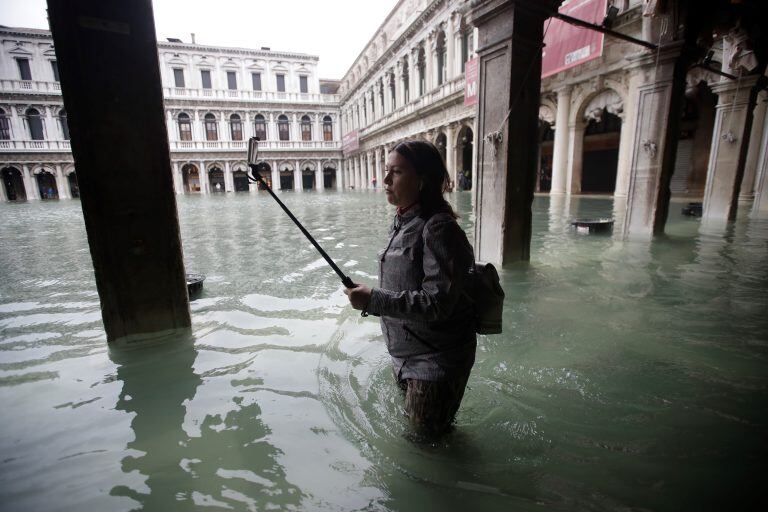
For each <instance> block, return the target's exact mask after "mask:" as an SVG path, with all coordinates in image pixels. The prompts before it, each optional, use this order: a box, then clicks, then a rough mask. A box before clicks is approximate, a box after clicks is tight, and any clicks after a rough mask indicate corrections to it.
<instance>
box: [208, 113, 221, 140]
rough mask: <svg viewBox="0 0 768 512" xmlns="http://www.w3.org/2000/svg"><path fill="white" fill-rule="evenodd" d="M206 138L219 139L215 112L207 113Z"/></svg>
mask: <svg viewBox="0 0 768 512" xmlns="http://www.w3.org/2000/svg"><path fill="white" fill-rule="evenodd" d="M205 140H219V130H218V128H217V127H216V116H214V115H213V114H205Z"/></svg>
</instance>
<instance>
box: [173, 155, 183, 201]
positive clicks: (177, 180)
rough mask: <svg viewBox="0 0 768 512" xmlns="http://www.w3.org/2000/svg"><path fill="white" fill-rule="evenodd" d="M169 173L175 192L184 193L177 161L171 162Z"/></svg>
mask: <svg viewBox="0 0 768 512" xmlns="http://www.w3.org/2000/svg"><path fill="white" fill-rule="evenodd" d="M171 167H172V169H171V173H172V174H173V191H174V192H175V193H176V194H183V193H184V184H183V183H182V178H181V169H180V168H179V162H173V163H172V164H171Z"/></svg>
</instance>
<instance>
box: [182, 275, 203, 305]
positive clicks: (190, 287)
mask: <svg viewBox="0 0 768 512" xmlns="http://www.w3.org/2000/svg"><path fill="white" fill-rule="evenodd" d="M186 278H187V293H188V294H189V300H194V299H196V298H197V297H198V296H199V295H200V294H201V293H202V292H203V281H205V276H204V275H203V274H186Z"/></svg>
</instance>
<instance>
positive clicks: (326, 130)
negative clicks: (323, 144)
mask: <svg viewBox="0 0 768 512" xmlns="http://www.w3.org/2000/svg"><path fill="white" fill-rule="evenodd" d="M323 140H333V120H332V119H331V116H325V117H324V118H323Z"/></svg>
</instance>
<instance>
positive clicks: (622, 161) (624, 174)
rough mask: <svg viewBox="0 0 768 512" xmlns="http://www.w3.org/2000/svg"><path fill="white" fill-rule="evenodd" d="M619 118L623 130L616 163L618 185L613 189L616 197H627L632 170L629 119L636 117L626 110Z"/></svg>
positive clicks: (620, 134)
mask: <svg viewBox="0 0 768 512" xmlns="http://www.w3.org/2000/svg"><path fill="white" fill-rule="evenodd" d="M619 118H620V119H621V132H620V133H619V161H618V163H617V164H616V187H615V188H614V190H613V197H614V199H618V198H626V197H627V190H628V188H629V172H630V166H629V164H630V152H629V149H630V147H631V146H632V141H631V136H630V134H631V129H630V127H629V126H628V123H627V120H628V119H634V115H633V114H632V113H630V112H629V111H625V112H623V113H622V114H619Z"/></svg>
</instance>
